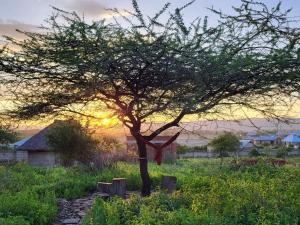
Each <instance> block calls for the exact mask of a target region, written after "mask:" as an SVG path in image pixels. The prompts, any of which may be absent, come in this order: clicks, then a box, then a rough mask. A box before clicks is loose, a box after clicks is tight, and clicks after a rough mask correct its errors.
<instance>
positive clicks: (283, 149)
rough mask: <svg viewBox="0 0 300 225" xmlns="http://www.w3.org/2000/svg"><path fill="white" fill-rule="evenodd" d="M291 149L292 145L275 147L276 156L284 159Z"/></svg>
mask: <svg viewBox="0 0 300 225" xmlns="http://www.w3.org/2000/svg"><path fill="white" fill-rule="evenodd" d="M292 150H293V147H291V146H280V147H279V148H278V149H277V153H276V157H279V158H283V159H285V158H286V157H287V156H288V154H289V152H290V151H292Z"/></svg>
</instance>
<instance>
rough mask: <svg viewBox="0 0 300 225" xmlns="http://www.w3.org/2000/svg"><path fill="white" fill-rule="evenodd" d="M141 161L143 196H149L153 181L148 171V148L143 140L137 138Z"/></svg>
mask: <svg viewBox="0 0 300 225" xmlns="http://www.w3.org/2000/svg"><path fill="white" fill-rule="evenodd" d="M136 142H137V146H138V152H139V161H140V175H141V178H142V190H141V195H142V196H149V195H150V194H151V181H150V176H149V173H148V159H147V149H146V144H145V142H143V141H142V140H139V139H138V138H136Z"/></svg>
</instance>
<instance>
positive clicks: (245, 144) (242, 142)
mask: <svg viewBox="0 0 300 225" xmlns="http://www.w3.org/2000/svg"><path fill="white" fill-rule="evenodd" d="M253 146H254V145H253V144H252V142H251V140H240V147H241V148H247V147H253Z"/></svg>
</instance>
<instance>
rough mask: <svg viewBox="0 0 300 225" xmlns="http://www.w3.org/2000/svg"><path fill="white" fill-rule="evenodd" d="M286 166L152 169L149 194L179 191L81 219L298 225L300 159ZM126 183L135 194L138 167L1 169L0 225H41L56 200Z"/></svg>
mask: <svg viewBox="0 0 300 225" xmlns="http://www.w3.org/2000/svg"><path fill="white" fill-rule="evenodd" d="M291 161H292V162H293V164H292V165H287V166H284V167H273V166H268V165H263V164H260V165H257V166H255V167H249V168H235V167H232V166H231V165H230V164H229V162H228V160H227V162H226V163H225V165H224V166H222V167H220V165H219V160H216V159H212V160H208V159H193V160H178V161H177V162H176V163H175V164H163V165H162V166H157V165H155V164H152V163H150V165H149V171H150V175H151V177H152V182H153V187H154V189H156V190H157V189H158V187H159V183H160V178H161V175H175V176H176V177H177V178H178V189H179V191H178V192H176V193H174V194H173V195H170V196H169V195H165V194H163V193H159V192H155V193H154V194H153V195H152V196H151V197H149V198H144V199H140V198H139V197H138V196H135V197H132V198H131V199H129V200H127V201H123V200H121V199H118V198H114V199H112V200H111V201H109V202H103V201H102V200H97V202H96V203H95V205H94V206H93V209H92V210H91V211H90V213H89V215H88V216H87V217H86V224H89V225H92V224H94V225H96V224H99V225H102V224H103V225H104V224H110V225H113V224H114V225H117V224H122V225H123V224H124V225H126V224H128V225H129V224H130V225H134V224H145V225H146V224H149V225H150V224H153V225H154V224H155V225H157V224H170V225H172V224H174V225H175V224H213V225H214V224H229V225H230V224H295V225H296V224H297V220H298V219H299V216H300V167H299V161H300V160H299V158H293V159H291ZM113 177H125V178H127V179H128V185H127V186H128V189H129V190H138V189H139V187H140V178H139V170H138V166H137V165H133V164H127V163H118V164H117V165H116V166H115V167H114V168H107V169H104V170H101V171H97V172H90V171H87V170H85V169H84V168H78V167H77V168H67V169H66V168H62V167H58V168H53V169H42V168H33V167H30V166H27V165H24V164H16V165H13V166H7V167H4V166H0V181H1V182H0V224H1V225H2V224H3V225H47V224H51V223H52V222H53V220H54V218H55V216H56V214H57V198H59V197H64V198H68V199H73V198H77V197H81V196H84V195H86V194H87V193H88V192H92V191H94V190H95V188H96V183H97V182H98V181H111V179H112V178H113Z"/></svg>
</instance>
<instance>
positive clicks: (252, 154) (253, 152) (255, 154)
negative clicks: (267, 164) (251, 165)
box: [249, 148, 260, 157]
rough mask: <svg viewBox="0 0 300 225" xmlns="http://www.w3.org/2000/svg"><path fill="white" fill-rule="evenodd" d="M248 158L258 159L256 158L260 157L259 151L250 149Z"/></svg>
mask: <svg viewBox="0 0 300 225" xmlns="http://www.w3.org/2000/svg"><path fill="white" fill-rule="evenodd" d="M249 156H250V157H258V156H260V153H259V151H258V150H257V149H255V148H253V149H251V151H250V152H249Z"/></svg>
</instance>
